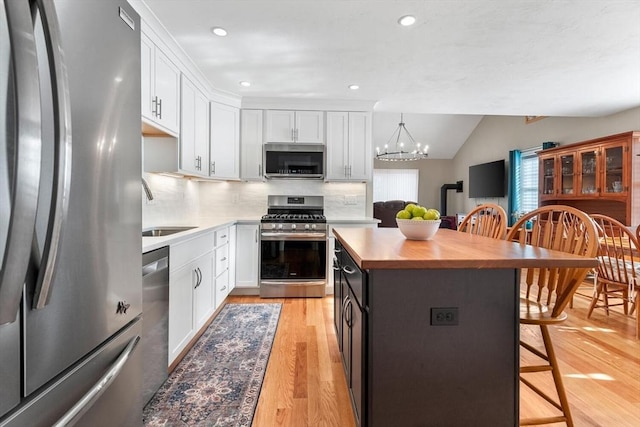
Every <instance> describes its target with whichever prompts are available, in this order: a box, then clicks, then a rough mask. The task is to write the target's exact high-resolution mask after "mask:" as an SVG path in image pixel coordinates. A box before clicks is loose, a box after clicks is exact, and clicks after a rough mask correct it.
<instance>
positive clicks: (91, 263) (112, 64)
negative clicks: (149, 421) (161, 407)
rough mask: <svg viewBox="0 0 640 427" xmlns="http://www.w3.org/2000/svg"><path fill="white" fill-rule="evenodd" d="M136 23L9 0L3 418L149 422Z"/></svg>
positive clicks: (0, 348) (103, 13)
mask: <svg viewBox="0 0 640 427" xmlns="http://www.w3.org/2000/svg"><path fill="white" fill-rule="evenodd" d="M139 28H140V22H139V17H138V15H137V14H136V13H135V11H134V10H133V8H132V7H131V6H130V5H129V4H128V3H127V2H126V0H66V1H63V0H60V1H58V0H0V261H1V262H2V265H1V267H2V270H1V271H0V426H51V425H54V424H56V423H58V422H59V424H57V425H72V424H74V423H75V424H77V425H83V426H84V425H87V426H99V425H109V426H129V425H140V424H142V415H141V413H142V398H141V383H142V360H141V351H140V349H141V347H140V346H139V345H137V344H138V341H139V339H140V338H139V337H140V334H141V327H140V324H141V315H142V286H141V274H140V271H141V270H140V269H141V265H142V258H141V257H142V255H141V237H140V232H141V229H142V227H141V184H140V178H141V153H140V152H141V148H140V31H139Z"/></svg>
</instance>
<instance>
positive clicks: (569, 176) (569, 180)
mask: <svg viewBox="0 0 640 427" xmlns="http://www.w3.org/2000/svg"><path fill="white" fill-rule="evenodd" d="M573 166H574V155H573V154H564V155H561V156H560V167H561V169H560V173H561V175H560V176H561V179H560V192H561V193H562V194H564V195H572V194H575V189H574V179H573V178H574V177H575V174H574V170H573Z"/></svg>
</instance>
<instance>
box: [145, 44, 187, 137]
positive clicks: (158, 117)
mask: <svg viewBox="0 0 640 427" xmlns="http://www.w3.org/2000/svg"><path fill="white" fill-rule="evenodd" d="M141 41H142V44H141V52H142V58H141V59H142V64H141V73H142V91H141V92H142V117H143V118H144V119H146V121H147V123H149V124H151V125H152V126H154V127H156V128H158V129H160V130H162V131H165V132H166V133H169V134H171V135H174V136H176V135H178V132H179V123H180V108H179V101H180V70H179V69H178V68H177V67H176V66H175V65H174V64H173V63H172V62H171V61H170V60H169V58H168V57H167V56H166V55H165V54H164V53H163V52H162V51H161V50H160V49H159V48H158V47H157V46H156V45H155V44H154V43H153V42H152V41H151V39H149V38H148V37H147V36H146V35H145V34H141Z"/></svg>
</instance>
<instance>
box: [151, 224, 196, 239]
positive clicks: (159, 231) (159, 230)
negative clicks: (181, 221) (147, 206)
mask: <svg viewBox="0 0 640 427" xmlns="http://www.w3.org/2000/svg"><path fill="white" fill-rule="evenodd" d="M194 228H196V227H169V226H163V227H151V228H147V229H145V230H142V237H161V236H169V235H171V234H175V233H180V232H182V231H187V230H193V229H194Z"/></svg>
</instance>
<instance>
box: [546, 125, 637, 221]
mask: <svg viewBox="0 0 640 427" xmlns="http://www.w3.org/2000/svg"><path fill="white" fill-rule="evenodd" d="M538 159H539V162H540V164H539V172H538V173H539V187H538V188H539V200H540V206H545V205H550V204H564V205H570V206H574V207H576V208H578V209H581V210H583V211H585V212H587V213H600V214H605V215H609V216H611V217H613V218H616V219H617V220H619V221H621V222H622V223H624V224H626V225H636V224H640V131H634V132H625V133H620V134H616V135H611V136H607V137H603V138H597V139H592V140H589V141H583V142H578V143H575V144H570V145H563V146H560V147H555V148H550V149H547V150H543V151H539V152H538Z"/></svg>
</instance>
